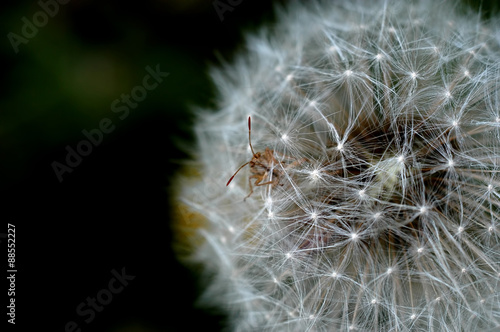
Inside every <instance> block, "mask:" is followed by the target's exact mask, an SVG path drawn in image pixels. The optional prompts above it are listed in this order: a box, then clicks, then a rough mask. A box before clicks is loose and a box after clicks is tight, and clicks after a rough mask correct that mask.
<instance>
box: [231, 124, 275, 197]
mask: <svg viewBox="0 0 500 332" xmlns="http://www.w3.org/2000/svg"><path fill="white" fill-rule="evenodd" d="M251 132H252V124H251V117H248V144H249V145H250V150H252V154H253V157H252V159H251V160H250V161H248V162H246V163H244V164H243V165H241V166H240V167H239V168H238V170H237V171H236V172H235V173H234V174H233V176H231V178H230V179H229V181H227V184H226V186H228V185H229V184H230V183H231V181H233V178H234V177H235V176H236V174H238V172H239V171H240V170H241V169H242V168H243V167H245V166H246V165H249V166H250V172H251V173H252V175H250V177H249V178H248V183H249V185H250V193H249V194H248V195H247V196H246V197H245V199H247V198H248V197H250V195H252V193H253V186H252V180H253V179H255V182H254V183H253V185H254V186H265V185H268V184H274V185H276V184H278V183H279V175H280V172H279V171H278V170H277V169H275V168H274V165H277V164H278V161H277V160H276V158H274V151H273V150H271V149H269V148H266V150H265V151H264V152H257V153H255V151H254V150H253V147H252V140H251ZM270 173H272V176H271V177H272V180H270V181H266V182H263V181H264V180H266V179H267V178H268V177H269V175H270Z"/></svg>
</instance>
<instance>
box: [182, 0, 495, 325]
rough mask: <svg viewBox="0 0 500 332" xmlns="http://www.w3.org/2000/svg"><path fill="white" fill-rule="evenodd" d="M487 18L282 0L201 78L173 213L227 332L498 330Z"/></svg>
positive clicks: (390, 5) (425, 0) (383, 0)
mask: <svg viewBox="0 0 500 332" xmlns="http://www.w3.org/2000/svg"><path fill="white" fill-rule="evenodd" d="M491 16H492V18H491V19H488V20H486V19H482V18H481V17H479V15H478V14H477V12H475V11H469V10H467V9H466V8H465V7H462V5H461V4H460V3H459V2H458V0H451V3H450V2H448V1H440V2H435V1H432V0H417V1H409V2H408V1H397V0H374V1H320V0H311V1H302V2H301V1H292V2H290V3H287V4H286V5H284V6H283V7H280V8H279V9H276V23H275V24H274V25H273V26H270V27H267V28H266V27H263V29H262V30H261V31H260V32H258V33H256V34H254V35H252V36H249V37H248V38H247V41H246V47H245V48H243V49H242V50H241V51H240V53H236V54H235V56H234V61H232V62H231V63H228V64H225V65H223V66H220V67H217V68H214V69H212V72H211V74H212V78H213V82H214V86H215V87H216V88H217V90H218V91H217V94H216V96H217V97H216V98H217V99H216V100H215V107H214V108H215V109H216V110H215V111H214V110H208V109H202V110H200V111H198V112H197V118H196V122H195V126H194V128H193V129H194V134H195V136H196V142H197V144H196V145H195V146H193V148H192V150H191V152H192V156H193V161H190V162H188V163H186V172H182V173H181V175H179V176H178V183H177V185H176V186H175V188H176V192H175V193H174V196H175V200H174V202H173V203H174V204H173V205H175V206H176V214H177V217H176V218H177V219H178V221H176V223H178V224H179V227H178V228H179V229H180V230H182V231H181V232H180V233H179V235H180V236H179V238H181V240H179V241H181V242H182V243H181V245H180V246H179V247H180V248H182V249H181V251H182V252H183V253H184V251H186V252H187V251H188V249H185V248H189V253H186V255H187V256H188V257H186V258H187V259H186V260H185V261H189V262H193V263H194V265H196V268H198V267H199V266H203V267H204V269H205V270H206V271H205V272H206V273H202V274H201V275H206V276H210V279H209V280H208V279H207V285H208V286H207V289H206V292H205V295H203V296H202V299H201V300H202V302H203V303H204V304H206V305H207V306H209V307H214V306H218V307H220V308H222V309H223V310H225V311H226V313H227V314H228V316H229V325H230V326H228V330H234V331H284V330H287V331H318V332H326V331H343V330H346V329H349V330H359V331H410V330H419V331H441V330H443V329H446V331H456V332H458V331H491V330H492V329H494V328H495V326H497V325H499V324H500V301H498V299H499V298H500V289H499V287H498V285H500V268H498V261H499V253H500V241H499V239H498V232H496V227H497V226H496V225H497V223H498V214H499V213H498V211H499V207H500V195H499V192H498V190H497V189H498V186H497V184H498V183H499V181H500V180H499V179H498V176H499V174H500V139H499V137H500V131H499V130H500V115H499V110H500V65H499V64H500V38H499V37H498V33H496V32H497V31H500V26H499V24H500V19H498V17H493V16H496V14H492V15H491ZM207 104H208V103H207ZM191 165H192V166H191ZM232 175H234V176H233V177H232V178H231V181H229V184H228V185H227V186H225V184H227V182H228V180H229V179H228V177H230V176H232ZM176 225H177V224H176ZM181 226H182V227H181ZM184 229H185V231H184ZM184 241H185V242H186V243H185V242H184ZM186 244H189V245H186ZM483 300H486V301H485V302H483ZM480 302H481V303H484V305H480Z"/></svg>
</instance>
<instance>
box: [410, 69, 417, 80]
mask: <svg viewBox="0 0 500 332" xmlns="http://www.w3.org/2000/svg"><path fill="white" fill-rule="evenodd" d="M410 77H411V78H412V79H414V80H415V79H416V78H417V73H415V72H414V71H412V72H411V73H410Z"/></svg>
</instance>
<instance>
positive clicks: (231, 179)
mask: <svg viewBox="0 0 500 332" xmlns="http://www.w3.org/2000/svg"><path fill="white" fill-rule="evenodd" d="M248 164H250V162H246V163H244V164H243V165H241V166H240V168H238V170H237V171H236V172H234V174H233V176H231V178H230V179H229V181H227V183H226V187H227V186H229V184H230V183H231V181H233V178H234V177H235V176H236V174H238V172H239V171H240V170H241V169H242V168H243V167H245V166H246V165H248Z"/></svg>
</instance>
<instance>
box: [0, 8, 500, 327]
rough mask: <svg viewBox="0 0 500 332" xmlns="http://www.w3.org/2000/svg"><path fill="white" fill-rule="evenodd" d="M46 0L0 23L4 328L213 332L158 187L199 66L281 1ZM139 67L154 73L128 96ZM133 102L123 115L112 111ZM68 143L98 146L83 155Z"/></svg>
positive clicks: (200, 100) (217, 322)
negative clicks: (12, 315) (11, 238)
mask: <svg viewBox="0 0 500 332" xmlns="http://www.w3.org/2000/svg"><path fill="white" fill-rule="evenodd" d="M60 1H61V2H63V3H64V2H66V3H65V4H60V3H59V2H56V1H55V0H42V1H41V3H42V4H44V5H41V4H40V3H39V2H37V1H17V2H16V4H15V5H7V4H2V5H1V11H0V27H1V31H2V33H3V35H2V36H3V37H2V38H3V39H2V41H1V42H0V60H2V63H4V67H3V69H2V72H1V74H0V84H1V87H2V88H1V89H0V190H1V192H0V194H1V197H0V199H1V203H0V209H1V212H2V213H1V215H0V219H1V220H2V223H1V224H0V233H7V223H12V224H14V225H16V236H17V237H16V248H17V257H16V265H17V268H18V273H17V279H16V290H17V291H16V303H17V307H16V309H17V316H16V329H17V330H20V331H21V330H22V331H25V330H27V328H28V327H29V328H30V329H33V328H38V329H39V330H43V331H61V332H62V331H72V330H73V329H72V328H70V327H67V324H68V322H71V321H74V322H75V325H78V327H79V328H81V331H113V332H149V331H151V332H156V331H197V330H203V331H219V330H220V329H221V326H222V325H223V324H224V316H222V315H220V314H218V313H214V312H209V311H206V310H202V309H200V308H198V307H196V306H195V305H194V302H195V299H196V297H197V296H198V294H199V286H198V283H197V282H198V280H197V275H196V274H193V273H191V272H190V271H188V270H187V269H186V268H185V267H183V266H182V265H181V264H180V263H179V262H178V261H177V260H176V258H175V255H174V253H173V251H172V247H171V240H172V232H171V229H170V226H171V210H172V207H171V202H170V198H169V188H170V186H171V184H172V180H173V179H174V177H175V175H176V172H177V171H178V168H179V165H180V164H181V161H182V160H184V159H185V158H186V157H187V156H186V154H185V153H184V152H183V150H182V149H181V148H180V146H181V145H183V144H184V145H187V146H188V145H189V144H190V142H192V134H191V131H190V128H191V125H192V121H193V108H194V107H195V106H196V107H209V108H213V107H214V105H215V103H214V99H213V98H214V96H215V94H214V89H215V88H216V87H214V86H213V85H212V83H211V82H210V79H209V77H208V75H207V69H208V68H209V67H210V66H211V65H212V64H217V63H219V59H220V58H222V59H225V60H228V61H231V59H232V57H233V56H234V54H235V51H237V50H238V48H239V47H240V46H241V42H242V40H243V39H242V34H243V33H245V32H251V31H256V29H257V27H259V26H260V25H262V24H265V23H266V22H270V21H272V20H273V11H272V9H273V6H274V5H275V4H277V3H278V2H279V3H284V2H285V0H281V1H271V0H268V1H249V0H241V1H237V0H233V1H226V0H217V1H213V0H177V1H176V0H146V1H142V2H137V1H136V2H124V1H95V0H94V1H92V0H72V1H68V0H66V1H63V0H60ZM238 3H239V4H238ZM495 3H496V2H495V1H490V2H483V3H482V8H483V9H482V10H483V11H485V12H486V13H489V11H490V10H491V9H492V8H493V6H494V5H495ZM55 4H57V6H55ZM234 4H236V5H234ZM473 5H474V6H475V7H476V8H479V6H480V5H481V4H480V3H473ZM216 6H217V8H218V10H217V9H216ZM43 7H45V12H47V13H48V14H43V13H44V9H43ZM218 11H219V12H218ZM40 12H42V14H40ZM51 16H53V17H51ZM26 22H28V23H26ZM30 25H31V26H30ZM37 25H38V27H37ZM33 27H34V28H33ZM148 66H149V67H150V68H151V69H153V70H154V69H156V68H157V67H159V69H160V70H161V71H162V72H168V73H169V75H168V76H167V77H163V78H162V82H160V83H159V84H158V85H157V86H156V87H155V88H152V89H151V90H141V88H137V87H138V86H139V87H140V86H142V85H143V79H144V77H145V76H146V75H148V74H149V71H148V70H147V69H146V67H148ZM149 83H150V84H153V83H154V80H151V81H149ZM141 91H142V92H144V91H146V92H147V96H144V98H142V97H141V98H140V99H143V100H141V101H139V102H137V105H135V104H133V101H132V102H131V104H128V105H127V103H126V101H125V100H124V99H122V98H126V96H125V97H124V95H127V94H128V95H130V94H131V92H134V93H136V96H140V92H141ZM115 100H118V101H117V102H115ZM113 105H114V106H113ZM120 107H121V108H120ZM126 109H128V111H126ZM114 111H117V112H114ZM120 117H122V118H120ZM106 118H107V119H109V120H107V121H108V122H109V123H111V125H112V127H110V128H112V129H108V130H107V131H108V132H107V133H104V132H102V131H101V133H102V137H99V134H96V132H97V130H100V129H99V128H100V126H102V125H103V124H102V121H103V119H106ZM104 121H106V120H104ZM84 131H87V132H91V133H94V136H92V137H93V138H94V140H96V141H100V142H99V143H98V144H92V145H91V148H92V151H91V152H90V151H89V146H88V145H85V143H82V141H84V140H87V141H88V138H87V137H86V136H85V134H84ZM82 144H83V145H82ZM78 147H79V148H80V149H81V151H83V153H84V154H87V155H85V156H83V157H81V159H77V158H78V157H75V156H73V157H70V159H69V160H70V162H71V163H73V167H70V168H71V172H69V169H68V168H64V167H66V166H68V160H66V158H68V154H71V153H72V152H69V151H71V150H73V151H77V150H78ZM68 149H69V150H68ZM64 165H66V166H64ZM55 167H56V168H57V171H56V170H55V169H54V168H55ZM57 173H58V174H59V176H58V175H57ZM1 240H3V239H2V238H0V241H1ZM5 244H6V242H5V240H3V242H2V243H0V248H1V250H2V251H1V252H0V257H5V261H6V245H5ZM4 253H5V254H4ZM2 260H3V258H2ZM1 265H2V269H3V270H4V271H5V270H6V268H5V267H4V266H5V265H4V262H3V261H2V262H1ZM113 269H114V270H116V271H117V272H119V273H120V272H121V271H122V269H125V271H126V274H127V275H131V276H135V279H133V280H131V281H129V284H128V285H127V286H126V287H124V289H123V290H122V291H121V292H119V293H118V294H115V295H114V296H113V298H112V300H111V302H110V303H109V304H107V305H105V306H104V307H103V309H102V311H101V312H96V313H95V317H94V318H92V319H90V316H89V315H80V314H78V313H77V311H76V309H77V307H78V306H79V305H80V304H81V303H86V302H87V297H91V298H92V297H96V295H97V294H98V293H99V292H100V291H101V290H102V289H108V283H109V281H110V280H111V279H112V278H113V273H112V272H111V271H112V270H113ZM5 274H6V272H1V275H2V276H5ZM2 278H4V280H5V277H2ZM2 285H4V286H2V287H5V289H0V293H2V294H5V293H6V291H7V287H8V285H7V283H2ZM102 296H105V295H102ZM104 298H105V297H104ZM1 299H2V300H1V301H2V302H0V303H1V306H2V307H3V308H5V306H6V305H7V301H8V300H7V296H6V295H4V296H2V297H1ZM83 308H86V309H88V308H90V307H89V306H88V305H86V306H85V307H83ZM83 310H85V309H83ZM1 317H2V320H3V321H2V324H3V323H4V321H6V320H7V318H6V315H5V311H4V310H2V315H1ZM85 319H88V320H89V321H88V322H85ZM2 331H3V330H2ZM74 331H78V329H77V328H76V327H75V329H74Z"/></svg>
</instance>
